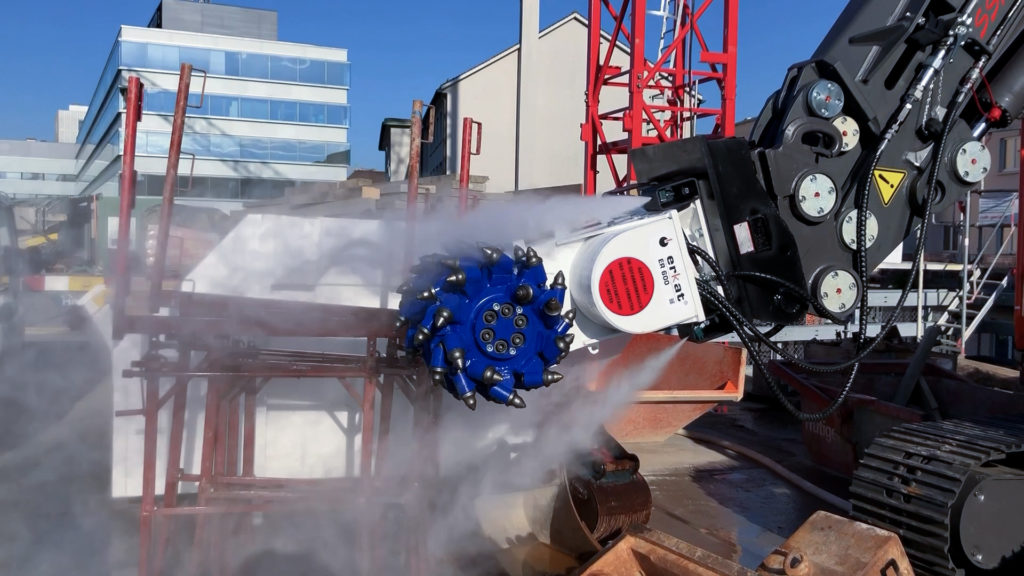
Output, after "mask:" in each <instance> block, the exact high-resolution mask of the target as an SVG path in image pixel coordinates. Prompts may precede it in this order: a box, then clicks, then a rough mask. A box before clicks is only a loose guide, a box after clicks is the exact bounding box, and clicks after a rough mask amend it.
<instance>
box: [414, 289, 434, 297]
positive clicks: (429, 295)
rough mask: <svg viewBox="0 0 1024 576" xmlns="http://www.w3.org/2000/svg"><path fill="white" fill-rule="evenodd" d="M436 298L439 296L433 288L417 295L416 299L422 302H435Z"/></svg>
mask: <svg viewBox="0 0 1024 576" xmlns="http://www.w3.org/2000/svg"><path fill="white" fill-rule="evenodd" d="M436 297H437V294H435V293H434V289H433V288H431V289H430V290H424V291H423V292H420V293H419V294H417V295H416V298H418V299H420V300H433V299H434V298H436Z"/></svg>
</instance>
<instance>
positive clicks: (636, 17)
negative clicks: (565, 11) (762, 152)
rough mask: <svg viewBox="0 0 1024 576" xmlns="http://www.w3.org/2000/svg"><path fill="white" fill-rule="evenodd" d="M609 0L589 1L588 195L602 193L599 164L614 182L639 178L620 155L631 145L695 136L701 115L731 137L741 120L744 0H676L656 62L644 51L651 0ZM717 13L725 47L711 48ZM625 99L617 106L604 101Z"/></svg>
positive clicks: (585, 128) (714, 132)
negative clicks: (738, 98) (676, 12)
mask: <svg viewBox="0 0 1024 576" xmlns="http://www.w3.org/2000/svg"><path fill="white" fill-rule="evenodd" d="M612 2H613V0H590V10H589V14H590V20H589V36H588V38H589V44H588V52H587V94H586V115H585V119H584V123H583V126H582V134H581V139H582V140H583V142H584V147H585V155H586V158H585V164H584V180H583V193H584V194H585V195H587V196H592V195H594V194H596V193H597V186H598V184H597V177H598V174H599V173H600V170H601V167H602V165H606V166H607V169H608V171H609V173H610V174H611V177H612V184H613V187H615V188H618V187H622V186H626V185H628V184H629V183H630V182H632V181H633V180H634V174H633V170H632V167H631V166H630V165H629V161H628V156H627V157H625V158H624V159H623V158H622V157H623V156H625V155H626V154H628V153H629V151H630V150H632V149H634V148H639V147H641V146H647V145H650V144H657V143H661V142H667V141H671V140H678V139H681V138H685V137H687V136H690V135H693V134H696V133H698V132H699V129H698V125H697V123H698V121H701V120H705V119H709V120H712V121H713V126H712V128H711V129H710V130H709V131H708V133H709V134H711V135H716V136H732V135H733V129H734V123H735V118H736V112H735V105H736V55H737V28H738V18H737V14H738V4H739V0H702V1H700V0H697V1H695V0H679V7H680V10H679V15H680V18H679V19H678V20H677V21H676V22H675V28H674V31H673V32H672V35H671V36H668V35H666V37H665V39H666V40H667V39H668V38H671V40H670V41H668V42H667V43H666V44H665V45H664V47H663V49H662V51H661V54H658V55H657V57H656V59H655V60H651V59H648V58H647V57H646V51H645V46H646V40H647V36H646V33H645V28H646V19H647V18H648V12H647V10H646V8H647V6H646V2H645V1H643V0H622V1H621V4H620V5H619V7H618V9H616V7H615V6H613V4H612ZM713 7H714V9H712V8H713ZM716 19H720V22H721V24H720V25H721V27H722V34H721V40H720V43H721V47H720V48H717V46H716V48H712V46H711V44H712V42H711V41H710V40H709V36H706V35H705V30H711V27H712V26H714V25H715V24H714V23H717V21H716ZM712 22H714V23H712ZM702 27H703V28H702ZM623 48H624V49H625V50H626V51H628V57H626V56H624V55H623V53H622V49H623ZM623 101H625V102H626V105H625V106H623V107H619V108H609V107H608V106H607V105H606V106H602V102H604V103H606V104H607V103H608V102H623ZM620 159H621V160H620ZM622 160H624V161H622Z"/></svg>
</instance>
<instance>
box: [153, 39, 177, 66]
mask: <svg viewBox="0 0 1024 576" xmlns="http://www.w3.org/2000/svg"><path fill="white" fill-rule="evenodd" d="M144 67H145V68H156V69H158V70H176V69H178V68H179V67H180V60H179V59H178V47H177V46H161V45H160V44H147V45H146V62H145V65H144Z"/></svg>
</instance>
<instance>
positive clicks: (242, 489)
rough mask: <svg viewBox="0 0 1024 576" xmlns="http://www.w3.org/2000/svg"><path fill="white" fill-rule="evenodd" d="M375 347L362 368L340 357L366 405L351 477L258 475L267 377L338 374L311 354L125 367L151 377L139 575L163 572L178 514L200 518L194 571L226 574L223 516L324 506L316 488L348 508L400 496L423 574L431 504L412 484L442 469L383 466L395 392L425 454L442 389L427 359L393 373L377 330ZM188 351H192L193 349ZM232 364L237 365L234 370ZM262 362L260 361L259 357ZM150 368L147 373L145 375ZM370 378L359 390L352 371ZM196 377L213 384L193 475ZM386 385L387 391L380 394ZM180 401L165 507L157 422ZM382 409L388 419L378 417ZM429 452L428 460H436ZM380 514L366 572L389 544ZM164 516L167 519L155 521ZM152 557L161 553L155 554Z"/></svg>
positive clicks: (415, 566)
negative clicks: (190, 433)
mask: <svg viewBox="0 0 1024 576" xmlns="http://www.w3.org/2000/svg"><path fill="white" fill-rule="evenodd" d="M366 346H367V349H366V355H365V356H364V357H363V362H362V364H361V366H359V367H358V369H356V370H353V368H354V367H353V366H352V364H351V362H350V361H349V358H348V357H343V356H342V355H338V359H339V360H340V361H341V364H339V365H337V366H333V368H334V372H333V375H334V376H335V377H336V378H337V380H338V382H339V384H340V385H342V386H343V387H344V389H345V390H347V391H348V393H349V394H350V395H351V396H352V401H353V404H354V405H357V406H358V407H359V413H360V416H361V418H360V438H361V445H360V462H359V468H358V471H357V473H356V474H355V475H353V476H351V477H345V478H327V479H311V478H268V477H259V476H257V475H256V473H255V469H256V458H255V454H256V448H255V445H256V426H255V420H256V407H257V399H258V397H259V395H260V393H261V392H262V391H263V390H264V388H265V387H266V385H267V384H268V383H269V382H271V381H272V379H274V378H287V379H289V380H297V381H299V382H300V384H298V385H301V381H302V380H303V379H307V380H308V379H310V378H312V379H323V378H329V377H331V368H332V366H331V365H330V363H327V362H317V363H316V364H315V367H316V368H319V370H318V371H315V372H314V371H311V370H310V367H311V365H310V364H309V363H308V362H307V359H306V358H303V357H302V355H301V354H300V355H298V356H297V357H296V358H295V359H294V361H293V363H292V365H291V367H290V369H286V368H284V367H283V362H282V366H281V367H278V368H275V369H274V370H272V371H265V370H262V369H260V368H258V367H257V368H255V369H250V367H249V366H248V365H247V364H246V363H245V362H242V363H240V364H239V363H235V362H232V361H231V358H229V357H228V358H223V359H219V360H214V361H212V362H204V363H203V364H202V365H200V366H196V367H192V368H184V367H181V366H178V367H175V366H165V365H163V364H154V365H148V363H147V362H145V361H142V362H140V363H139V364H140V365H139V366H137V367H136V368H134V369H130V370H126V371H125V373H126V375H129V376H139V377H142V378H143V380H144V382H145V390H146V396H145V401H144V408H143V410H142V415H143V416H144V417H145V440H144V442H145V444H146V450H145V455H144V459H143V479H144V482H146V483H147V484H146V486H144V487H143V490H144V496H143V502H144V503H143V518H145V519H147V521H146V522H145V523H144V524H143V525H142V532H141V534H140V571H139V573H140V575H159V574H162V573H164V572H163V569H164V568H165V564H166V560H167V550H168V542H169V537H170V532H171V531H170V529H169V528H170V527H169V526H168V522H170V521H172V519H173V518H179V517H182V516H192V517H194V518H195V522H196V525H195V531H194V533H193V536H192V540H193V543H192V550H191V552H192V553H191V556H190V559H189V560H190V566H189V568H190V570H191V571H192V572H191V573H209V574H223V573H226V572H225V570H226V567H227V562H226V559H227V554H226V552H227V551H226V550H223V549H222V543H223V541H224V534H223V530H224V521H223V519H224V518H226V517H227V516H228V515H230V514H235V513H239V512H253V511H272V510H281V509H285V508H287V509H295V508H296V507H299V508H301V507H302V506H304V505H307V506H309V505H314V504H315V505H317V506H324V505H325V502H324V500H320V499H314V501H310V500H309V498H308V496H309V495H310V494H311V493H313V494H316V495H317V497H328V499H330V500H332V501H333V503H335V504H337V505H339V506H345V504H346V501H348V502H356V501H362V502H383V503H401V504H403V506H404V508H405V510H406V513H407V514H408V516H409V518H410V519H411V520H410V524H409V530H408V532H407V534H408V537H409V542H407V543H406V544H407V545H408V546H409V550H411V551H412V552H411V554H410V566H409V568H410V573H413V574H415V573H420V572H421V571H422V570H423V567H424V566H425V564H426V560H425V557H424V554H425V548H424V547H423V543H422V542H419V541H418V540H417V539H418V538H420V537H422V536H424V535H426V534H427V533H428V530H427V528H426V526H425V524H424V522H425V514H426V510H424V509H423V507H422V502H423V501H424V498H422V496H423V495H418V496H417V495H414V494H413V492H414V491H413V490H411V489H410V486H411V485H415V486H422V487H425V486H430V482H429V481H430V478H431V477H432V475H433V474H436V470H434V469H433V468H432V467H430V466H429V465H425V466H424V467H423V468H422V469H420V470H419V475H418V476H417V477H416V478H408V477H401V478H391V477H389V476H388V475H387V474H386V472H385V471H384V470H383V469H382V468H381V467H380V464H381V462H383V461H384V459H385V456H386V454H387V450H388V443H389V433H390V427H391V414H392V404H393V401H394V397H395V392H396V391H398V392H399V393H401V394H403V395H405V396H406V397H407V399H408V401H409V402H410V404H411V405H412V407H413V415H414V426H415V429H416V430H417V434H416V438H417V439H418V441H419V442H420V443H421V446H420V451H419V452H420V453H422V454H428V453H431V451H434V452H436V450H437V446H436V445H434V444H431V443H432V442H435V443H436V435H434V434H433V433H432V430H433V429H434V428H435V427H436V424H437V418H438V417H439V404H438V400H439V391H438V390H437V389H436V388H435V387H433V386H430V385H424V386H420V385H419V383H428V384H429V378H426V377H422V378H421V375H422V374H421V372H422V366H420V365H419V363H417V364H415V365H409V366H407V367H406V368H405V369H404V370H398V369H392V370H390V371H388V372H387V373H384V372H382V371H381V370H380V366H381V363H380V362H378V353H377V344H376V339H375V338H368V339H367V340H366ZM397 352H398V346H397V343H396V342H390V343H389V345H388V349H387V352H386V355H385V357H384V358H390V359H392V360H394V357H395V355H397ZM186 356H188V355H186ZM229 366H235V368H234V370H235V371H234V372H232V370H231V369H229ZM256 366H258V364H257V365H256ZM140 375H141V376H140ZM355 377H361V378H362V380H363V386H362V389H361V390H360V389H359V388H358V387H357V386H353V385H352V383H351V382H349V381H348V380H346V379H350V378H355ZM169 378H173V379H174V381H173V384H172V385H171V387H170V389H169V390H168V391H167V392H166V393H164V394H163V395H161V394H160V387H159V384H160V382H161V381H162V380H165V379H169ZM196 378H203V379H206V382H207V387H206V388H207V389H206V398H205V408H204V416H203V427H202V432H201V438H202V441H201V447H200V450H199V452H200V454H201V456H200V462H199V471H198V473H187V472H186V471H185V470H184V469H183V468H182V467H181V455H182V447H183V445H184V444H185V441H186V438H185V433H186V430H185V426H184V423H185V409H186V405H187V397H188V393H189V383H190V382H191V381H192V380H193V379H196ZM378 393H379V399H378ZM168 402H170V403H171V406H172V408H171V414H170V419H171V427H170V434H169V438H168V440H167V441H168V445H167V454H168V456H167V467H166V470H165V476H164V484H163V485H164V492H163V498H162V502H161V505H160V506H157V505H156V501H155V498H154V496H153V492H154V488H153V486H154V485H155V481H156V478H157V475H158V471H157V458H156V453H157V434H156V432H157V429H158V423H159V413H160V411H161V409H162V408H163V407H164V406H165V405H166V404H167V403H168ZM375 414H379V418H377V417H375ZM427 460H429V459H427ZM186 482H191V483H196V484H197V487H198V490H197V495H196V498H195V501H194V503H188V504H182V503H181V502H180V495H181V487H182V483H186ZM377 518H379V515H368V516H367V525H366V527H365V529H364V530H362V531H361V533H362V534H363V535H364V536H365V538H363V542H361V544H360V548H361V549H362V550H364V551H366V552H367V554H366V555H365V563H364V565H363V566H362V567H361V568H362V572H361V573H363V574H373V573H376V572H378V567H379V565H380V560H381V556H380V554H381V552H382V551H381V550H379V549H378V543H379V539H377V538H373V537H372V535H373V534H374V533H375V532H377V531H379V527H378V526H377V525H376V523H375V519H377ZM155 519H161V520H163V521H162V522H154V520H155ZM150 558H152V560H150Z"/></svg>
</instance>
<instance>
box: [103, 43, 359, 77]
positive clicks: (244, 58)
mask: <svg viewBox="0 0 1024 576" xmlns="http://www.w3.org/2000/svg"><path fill="white" fill-rule="evenodd" d="M183 62H188V63H189V64H191V65H192V67H193V68H195V69H197V70H205V71H206V72H207V73H208V74H213V75H217V76H235V77H238V78H254V79H258V80H274V81H277V82H297V83H302V84H319V85H323V86H340V87H344V88H348V87H349V80H350V78H349V76H350V69H349V68H350V67H349V63H348V62H336V61H325V60H310V59H307V58H297V57H290V56H272V55H268V54H253V53H246V52H233V51H229V50H213V49H208V48H189V47H185V46H168V45H164V44H148V43H147V44H144V43H140V42H121V66H122V67H125V68H147V69H151V70H168V71H177V70H179V69H180V68H181V64H182V63H183Z"/></svg>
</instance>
